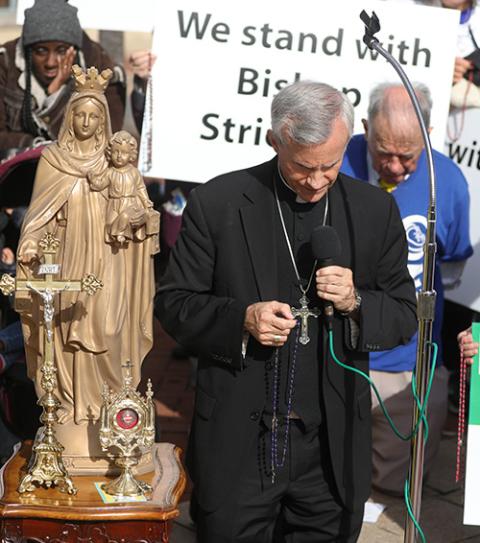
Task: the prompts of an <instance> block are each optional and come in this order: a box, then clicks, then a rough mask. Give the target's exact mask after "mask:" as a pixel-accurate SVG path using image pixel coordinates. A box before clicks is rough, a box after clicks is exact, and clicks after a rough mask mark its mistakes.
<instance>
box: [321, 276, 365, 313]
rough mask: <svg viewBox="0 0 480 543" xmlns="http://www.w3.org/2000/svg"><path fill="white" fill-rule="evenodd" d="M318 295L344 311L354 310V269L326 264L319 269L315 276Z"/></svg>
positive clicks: (338, 309)
mask: <svg viewBox="0 0 480 543" xmlns="http://www.w3.org/2000/svg"><path fill="white" fill-rule="evenodd" d="M315 280H316V284H317V296H318V297H319V298H322V299H323V300H328V301H329V302H332V303H333V305H334V307H335V309H336V310H337V311H340V312H342V313H349V312H350V311H353V309H354V308H355V304H356V298H355V286H354V284H353V275H352V270H350V269H349V268H341V267H340V266H326V267H325V268H320V269H319V270H317V273H316V276H315Z"/></svg>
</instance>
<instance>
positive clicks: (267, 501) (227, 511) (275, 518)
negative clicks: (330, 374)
mask: <svg viewBox="0 0 480 543" xmlns="http://www.w3.org/2000/svg"><path fill="white" fill-rule="evenodd" d="M283 436H284V432H283V428H282V431H281V432H279V439H278V451H279V452H278V454H279V456H281V454H282V451H283V443H284V441H283ZM265 457H266V458H265ZM265 460H266V462H265ZM265 463H266V465H267V467H269V466H270V431H269V430H267V429H266V428H262V429H261V430H260V435H259V439H258V441H257V443H255V444H254V446H252V448H251V450H250V451H249V453H248V454H247V455H246V456H245V459H244V463H243V465H242V466H238V469H240V470H241V471H242V476H241V479H240V485H239V488H238V491H237V493H236V494H235V495H232V496H229V498H228V499H227V500H226V501H225V503H224V504H222V506H221V507H220V508H219V509H217V510H216V511H214V512H206V511H203V510H202V509H201V508H200V507H198V509H197V511H196V513H197V514H196V517H197V518H196V520H197V538H198V539H197V540H198V541H199V542H200V543H227V542H229V543H323V542H327V541H328V542H337V543H354V542H355V541H357V539H358V536H359V534H360V530H361V527H362V519H363V507H362V508H361V510H358V511H355V512H353V513H352V512H350V511H348V510H346V509H345V508H344V506H343V505H342V504H341V502H340V500H339V498H338V496H337V492H336V489H335V484H334V481H333V475H332V471H331V467H330V460H329V454H328V448H327V440H326V437H325V436H324V434H323V432H322V431H321V430H319V429H318V428H316V429H314V430H313V431H310V432H306V431H305V429H304V428H303V424H302V422H301V421H292V422H291V426H290V434H289V443H288V448H287V454H286V459H285V465H284V466H283V468H279V469H278V470H277V474H276V480H275V482H274V483H273V484H272V481H271V477H270V476H269V475H268V474H267V473H265V471H266V470H265V466H264V464H265Z"/></svg>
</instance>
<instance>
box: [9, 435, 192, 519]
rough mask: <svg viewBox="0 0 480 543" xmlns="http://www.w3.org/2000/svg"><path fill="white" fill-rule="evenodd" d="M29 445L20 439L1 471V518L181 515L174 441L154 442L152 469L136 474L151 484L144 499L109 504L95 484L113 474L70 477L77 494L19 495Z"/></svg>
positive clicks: (181, 478)
mask: <svg viewBox="0 0 480 543" xmlns="http://www.w3.org/2000/svg"><path fill="white" fill-rule="evenodd" d="M31 445H32V444H31V442H25V443H23V444H22V446H21V448H20V450H19V451H18V452H17V453H16V454H15V455H14V456H12V458H11V459H10V460H9V461H8V462H7V464H5V466H4V467H3V469H2V473H1V475H2V477H3V495H2V497H1V498H0V517H3V518H18V517H21V518H38V519H62V520H65V519H67V520H72V521H75V520H78V521H97V520H98V521H105V520H115V521H120V520H154V521H155V520H157V521H158V520H160V521H161V520H169V519H172V518H175V517H177V516H178V515H179V511H178V508H177V506H178V502H179V500H180V498H181V495H182V493H183V491H184V489H185V484H186V477H185V472H184V469H183V467H182V464H181V461H180V455H181V452H182V451H181V449H179V448H178V447H175V446H174V445H171V444H169V443H160V444H155V445H154V451H152V452H154V455H155V456H156V458H157V460H158V461H157V462H156V469H155V472H150V473H146V474H144V475H139V476H138V479H141V480H143V481H145V482H147V483H149V484H151V485H152V486H153V489H154V490H153V493H152V495H151V497H150V499H149V500H148V501H146V502H130V503H112V504H105V503H104V502H103V500H102V498H101V497H100V494H99V493H98V491H97V489H96V487H95V484H94V483H96V482H108V481H109V480H111V479H113V478H115V477H110V478H109V477H108V476H99V477H92V476H72V480H73V483H74V485H75V486H76V488H77V489H78V492H77V494H76V495H75V496H72V495H69V494H66V493H63V492H60V491H59V490H58V489H57V488H49V489H47V488H37V489H36V490H35V491H34V492H25V493H24V494H19V493H18V491H17V488H18V485H19V482H20V478H21V477H22V476H23V474H24V473H25V471H23V470H24V468H25V466H26V463H27V462H28V459H29V458H30V452H31ZM155 448H156V449H155ZM159 463H160V465H159ZM0 494H1V489H0Z"/></svg>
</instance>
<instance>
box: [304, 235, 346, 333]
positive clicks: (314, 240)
mask: <svg viewBox="0 0 480 543" xmlns="http://www.w3.org/2000/svg"><path fill="white" fill-rule="evenodd" d="M310 244H311V247H312V254H313V256H314V258H315V259H316V260H317V263H318V267H319V268H325V267H327V266H331V265H332V264H334V260H335V259H336V258H338V257H339V256H340V253H341V251H342V244H341V243H340V238H339V237H338V234H337V231H336V230H335V228H333V227H331V226H327V225H320V226H317V227H315V228H314V229H313V232H312V237H311V238H310ZM323 314H324V315H325V324H326V326H327V330H328V331H329V332H330V331H331V330H332V324H333V321H332V319H333V304H332V302H330V301H328V300H324V301H323Z"/></svg>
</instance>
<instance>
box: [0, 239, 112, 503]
mask: <svg viewBox="0 0 480 543" xmlns="http://www.w3.org/2000/svg"><path fill="white" fill-rule="evenodd" d="M38 245H39V247H40V248H41V249H42V252H43V256H44V259H43V260H44V262H43V263H42V264H40V265H39V267H38V272H37V275H40V276H43V278H42V279H31V280H25V279H15V278H14V277H12V276H10V275H6V274H5V275H3V276H2V278H1V280H0V290H1V291H2V292H3V294H5V295H8V294H12V293H13V292H30V293H36V294H37V295H38V296H40V298H41V300H42V305H43V327H44V332H43V361H42V368H41V372H42V378H41V383H40V384H41V387H42V389H43V390H44V394H43V395H42V397H41V398H40V399H39V401H38V403H39V405H41V406H42V408H43V412H42V414H41V416H40V421H41V422H42V423H43V426H42V427H41V428H40V429H39V430H38V432H37V435H36V436H35V442H34V444H33V449H32V457H31V458H30V461H29V463H28V467H27V473H26V474H25V475H24V477H23V478H22V480H21V481H20V485H19V487H18V492H20V493H23V492H30V491H33V490H35V486H34V483H37V484H38V485H39V486H40V485H45V486H46V487H47V488H49V487H51V486H58V488H59V490H60V491H62V492H68V493H69V494H76V492H77V489H76V488H75V486H74V485H73V482H72V479H71V477H70V476H69V474H68V472H67V470H66V468H65V466H64V463H63V460H62V452H63V450H64V447H63V445H62V444H61V443H60V442H59V441H58V440H57V438H56V436H55V428H54V426H55V424H56V423H57V421H58V415H57V409H58V408H59V406H60V402H59V400H58V398H57V397H56V396H55V393H54V391H55V388H56V386H57V380H56V376H55V374H56V372H57V368H56V366H55V351H54V341H53V340H54V322H53V320H54V315H55V305H54V298H55V295H56V294H57V293H59V292H63V291H83V292H86V293H87V294H88V295H93V294H95V292H96V291H97V290H99V289H101V288H102V287H103V283H102V282H101V281H100V280H99V279H97V278H96V277H95V275H93V274H88V275H86V276H85V277H84V278H83V279H75V280H73V279H72V280H69V279H54V275H56V274H58V273H59V272H60V265H59V264H56V263H55V254H56V252H57V249H58V247H59V245H60V242H59V240H58V239H56V238H55V237H54V236H53V235H52V234H51V233H50V232H47V233H46V234H45V236H44V237H43V238H42V240H41V241H40V242H39V244H38ZM38 324H40V323H38Z"/></svg>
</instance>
